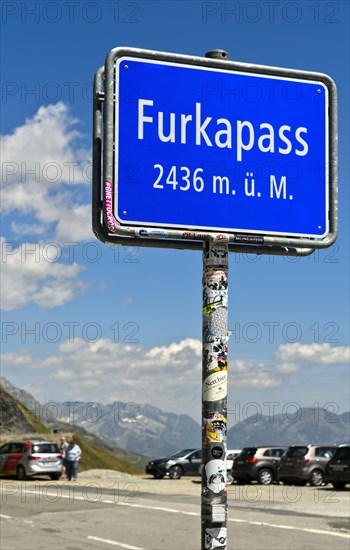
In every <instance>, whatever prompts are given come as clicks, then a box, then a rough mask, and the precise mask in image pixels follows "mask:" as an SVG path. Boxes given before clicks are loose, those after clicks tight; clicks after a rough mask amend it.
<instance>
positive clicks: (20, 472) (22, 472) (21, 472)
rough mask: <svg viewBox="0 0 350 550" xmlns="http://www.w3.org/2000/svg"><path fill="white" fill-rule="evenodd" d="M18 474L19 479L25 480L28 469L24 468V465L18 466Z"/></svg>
mask: <svg viewBox="0 0 350 550" xmlns="http://www.w3.org/2000/svg"><path fill="white" fill-rule="evenodd" d="M16 476H17V479H19V480H20V481H24V480H25V479H27V476H26V471H25V469H24V468H23V466H18V468H17V470H16Z"/></svg>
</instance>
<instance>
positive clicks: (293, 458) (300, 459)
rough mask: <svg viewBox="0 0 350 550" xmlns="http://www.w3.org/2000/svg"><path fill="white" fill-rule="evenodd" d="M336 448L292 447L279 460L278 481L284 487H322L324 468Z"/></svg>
mask: <svg viewBox="0 0 350 550" xmlns="http://www.w3.org/2000/svg"><path fill="white" fill-rule="evenodd" d="M335 449H336V447H334V446H332V445H293V446H292V447H288V449H287V451H286V452H285V454H284V455H283V457H282V458H281V461H280V464H279V468H278V479H279V481H282V482H283V483H284V484H286V485H291V484H295V485H306V483H307V482H309V483H310V485H312V486H314V487H318V486H319V485H322V483H324V480H325V474H326V466H327V463H328V461H329V460H330V458H332V456H333V454H334V451H335Z"/></svg>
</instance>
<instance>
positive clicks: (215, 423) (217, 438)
mask: <svg viewBox="0 0 350 550" xmlns="http://www.w3.org/2000/svg"><path fill="white" fill-rule="evenodd" d="M204 430H205V436H204V442H205V443H206V444H207V445H209V444H210V443H223V442H224V441H226V430H227V418H225V417H224V416H223V414H221V413H219V412H215V413H214V414H213V415H212V416H211V417H210V418H205V419H204Z"/></svg>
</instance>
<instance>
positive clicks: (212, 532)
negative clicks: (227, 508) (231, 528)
mask: <svg viewBox="0 0 350 550" xmlns="http://www.w3.org/2000/svg"><path fill="white" fill-rule="evenodd" d="M226 540H227V528H226V527H215V528H211V527H210V528H206V529H205V542H204V545H205V550H225V548H226Z"/></svg>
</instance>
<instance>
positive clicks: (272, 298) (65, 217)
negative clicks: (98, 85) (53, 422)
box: [1, 0, 350, 423]
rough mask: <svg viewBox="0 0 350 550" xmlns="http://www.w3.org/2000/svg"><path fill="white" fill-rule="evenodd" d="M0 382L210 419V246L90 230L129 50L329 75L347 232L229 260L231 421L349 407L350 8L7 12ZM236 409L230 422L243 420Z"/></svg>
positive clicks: (254, 5)
mask: <svg viewBox="0 0 350 550" xmlns="http://www.w3.org/2000/svg"><path fill="white" fill-rule="evenodd" d="M1 9H2V13H1V21H2V42H3V44H2V46H3V47H2V104H1V109H2V128H1V134H2V156H3V162H4V164H3V173H2V187H3V190H2V191H3V194H2V210H3V212H2V228H1V238H2V260H3V270H2V271H3V285H2V290H3V295H2V308H3V312H2V351H3V366H2V375H3V376H6V377H7V378H8V379H9V380H10V381H11V382H13V383H14V384H15V385H17V386H19V387H22V388H25V389H27V390H28V391H30V392H31V393H32V394H33V395H34V396H35V397H36V398H37V399H39V400H40V401H41V402H43V403H47V402H51V401H63V400H81V401H87V402H90V401H95V402H99V403H107V402H111V401H114V400H122V401H133V402H135V403H153V404H154V405H156V406H159V407H161V408H163V409H164V410H169V411H174V412H177V413H187V414H190V415H191V416H193V417H194V418H195V419H197V420H198V419H199V417H200V406H201V405H200V400H201V397H200V392H201V300H202V297H201V290H202V286H201V276H202V258H201V253H200V252H198V251H178V250H162V249H146V248H143V249H137V248H134V249H127V248H123V247H122V248H119V247H114V248H113V247H110V246H108V245H103V244H102V243H100V242H99V241H97V240H96V239H95V237H94V236H93V234H92V231H91V222H90V217H91V216H90V211H91V204H90V196H91V140H92V80H93V76H94V73H95V71H96V69H97V68H99V67H100V66H101V65H103V63H104V60H105V57H106V55H107V53H108V52H109V50H110V49H112V48H114V47H116V46H130V47H138V48H144V49H151V50H158V51H167V52H174V53H182V54H186V55H197V56H202V55H204V54H205V53H206V52H207V51H208V50H210V49H213V48H221V49H224V50H226V51H227V52H229V54H230V58H231V59H232V60H236V61H240V62H248V63H256V64H263V65H273V66H280V67H290V68H295V69H301V70H306V71H318V72H322V73H326V74H329V75H330V76H331V77H332V78H333V80H334V81H335V82H336V84H337V87H338V94H339V220H340V222H339V223H340V232H339V237H338V240H337V242H336V244H335V245H333V246H332V248H330V249H327V250H323V251H318V252H316V253H315V254H313V255H311V256H310V257H308V258H283V257H282V258H279V257H272V258H269V257H265V256H264V257H255V256H253V255H249V256H248V255H244V254H241V255H238V254H231V256H230V273H229V328H230V330H231V332H232V336H231V338H230V340H229V403H228V409H229V423H233V422H234V421H236V420H242V419H243V418H244V417H246V416H247V415H248V414H249V413H252V414H254V413H256V412H258V413H260V412H261V413H263V414H264V413H265V414H268V413H269V411H271V408H273V410H276V411H277V410H279V411H282V412H283V411H284V412H287V413H288V414H289V413H290V414H292V413H293V411H294V410H295V404H297V405H300V406H315V407H317V406H319V407H323V406H325V407H326V408H328V409H329V410H330V413H332V412H343V411H346V410H349V408H350V404H349V370H348V369H349V367H348V359H349V347H348V346H349V341H348V334H349V183H348V182H349V102H348V90H349V50H350V48H349V4H348V2H346V1H338V2H328V1H327V2H323V1H316V2H315V1H310V2H309V1H299V2H289V1H282V0H280V1H279V2H272V1H271V2H270V1H267V2H261V1H256V2H254V1H253V2H245V1H243V0H242V1H235V2H200V1H189V2H182V1H180V2H164V1H138V2H133V1H132V2H129V1H128V2H123V1H119V2H114V1H111V2H110V1H105V2H78V1H77V2H62V3H61V2H45V1H42V2H10V1H8V2H3V3H2V5H1ZM230 411H231V412H230Z"/></svg>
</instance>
